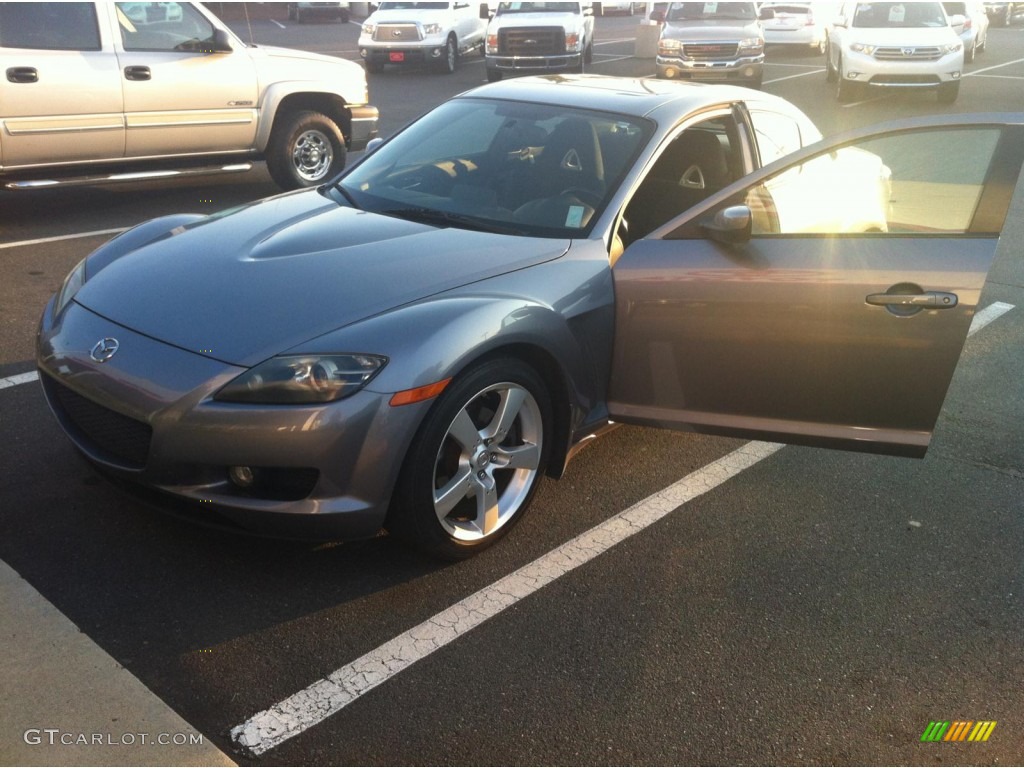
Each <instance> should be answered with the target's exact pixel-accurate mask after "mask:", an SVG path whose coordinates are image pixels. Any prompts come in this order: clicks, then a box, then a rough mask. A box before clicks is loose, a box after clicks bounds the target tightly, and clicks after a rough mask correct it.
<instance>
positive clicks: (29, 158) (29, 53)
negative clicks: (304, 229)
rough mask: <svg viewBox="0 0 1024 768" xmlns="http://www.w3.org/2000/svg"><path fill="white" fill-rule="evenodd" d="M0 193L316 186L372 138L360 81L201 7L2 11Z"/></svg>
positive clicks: (345, 67)
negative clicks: (256, 41)
mask: <svg viewBox="0 0 1024 768" xmlns="http://www.w3.org/2000/svg"><path fill="white" fill-rule="evenodd" d="M0 73H3V76H2V77H0V183H2V184H4V185H5V186H7V187H9V188H28V187H33V186H40V185H52V184H56V183H63V184H74V183H79V184H81V183H90V184H93V183H101V182H110V181H118V180H126V179H130V180H135V179H139V178H146V177H147V176H166V175H171V174H183V173H206V172H211V171H217V172H223V171H225V170H243V169H247V168H249V167H251V163H250V162H248V161H250V160H252V159H265V160H266V162H267V168H268V169H269V171H270V174H271V176H272V177H273V178H274V181H275V182H277V184H279V185H280V186H281V187H283V188H285V189H294V188H299V187H308V186H313V185H316V184H320V183H323V182H324V181H326V180H327V179H329V178H330V177H331V176H333V175H335V174H336V173H338V172H339V171H340V170H341V169H342V168H343V167H344V165H345V157H346V152H347V151H348V150H358V149H362V148H364V147H365V146H366V144H367V142H368V141H369V140H370V139H371V138H373V137H374V136H375V135H376V133H377V109H376V107H373V106H370V105H369V103H368V101H369V99H368V95H367V88H366V75H365V73H364V72H363V69H362V67H360V66H359V65H358V64H356V63H354V62H350V61H345V60H343V59H338V58H334V57H329V56H320V55H317V54H313V53H306V52H303V51H292V50H286V49H283V48H272V47H270V46H256V45H246V44H245V43H244V42H242V41H241V40H240V39H239V38H238V37H236V36H235V35H234V34H232V32H231V31H230V30H229V29H228V28H227V27H226V26H224V24H223V23H222V22H221V21H220V20H219V19H218V18H217V17H216V16H214V15H213V14H212V13H210V12H209V11H208V10H207V9H206V8H204V7H203V6H202V5H201V4H200V3H173V2H163V3H118V2H107V1H104V0H100V1H98V2H85V3H81V2H34V3H4V2H0Z"/></svg>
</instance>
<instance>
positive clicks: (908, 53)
mask: <svg viewBox="0 0 1024 768" xmlns="http://www.w3.org/2000/svg"><path fill="white" fill-rule="evenodd" d="M875 58H876V59H884V60H886V61H890V60H898V61H935V60H936V59H940V58H942V51H940V50H939V49H938V48H936V47H935V46H934V45H929V46H921V47H915V46H911V45H908V46H906V47H905V48H895V47H892V48H876V49H875Z"/></svg>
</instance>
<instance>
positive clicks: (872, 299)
mask: <svg viewBox="0 0 1024 768" xmlns="http://www.w3.org/2000/svg"><path fill="white" fill-rule="evenodd" d="M959 300H960V299H959V297H958V296H957V295H956V294H955V293H946V292H945V291H928V292H926V293H872V294H871V295H870V296H868V297H867V298H865V299H864V301H866V302H867V303H868V304H874V305H875V306H876V307H906V308H908V309H909V308H921V309H952V308H953V307H955V306H956V305H957V302H958V301H959Z"/></svg>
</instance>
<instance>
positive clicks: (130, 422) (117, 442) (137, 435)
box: [40, 375, 153, 469]
mask: <svg viewBox="0 0 1024 768" xmlns="http://www.w3.org/2000/svg"><path fill="white" fill-rule="evenodd" d="M40 378H41V379H42V381H43V386H44V387H46V392H47V395H49V400H50V403H51V404H52V405H53V407H54V409H55V410H58V411H59V412H60V415H61V416H62V419H61V420H62V421H63V423H64V424H65V426H66V427H67V428H68V431H69V432H71V433H72V437H73V438H75V440H76V441H77V442H79V443H80V444H81V445H82V447H83V448H85V449H86V450H88V451H90V452H92V453H94V454H96V455H97V456H98V457H99V458H101V459H104V460H107V461H110V462H111V463H114V464H118V465H120V466H123V467H126V468H128V469H142V468H143V467H145V466H146V460H147V459H148V458H149V443H150V441H151V440H152V438H153V429H152V427H150V426H149V425H148V424H146V423H144V422H141V421H137V420H136V419H133V418H130V417H129V416H125V415H124V414H121V413H118V412H117V411H112V410H110V409H109V408H105V407H104V406H102V405H99V404H97V403H94V402H93V401H92V400H90V399H88V398H86V397H82V396H81V395H80V394H78V393H77V392H75V391H73V390H71V389H68V388H67V387H66V386H64V385H63V384H61V383H60V382H58V381H55V380H54V379H52V378H50V377H49V376H46V375H44V376H41V377H40Z"/></svg>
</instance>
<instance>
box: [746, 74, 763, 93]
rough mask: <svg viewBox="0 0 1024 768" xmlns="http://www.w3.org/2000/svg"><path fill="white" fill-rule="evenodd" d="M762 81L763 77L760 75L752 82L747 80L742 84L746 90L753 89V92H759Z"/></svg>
mask: <svg viewBox="0 0 1024 768" xmlns="http://www.w3.org/2000/svg"><path fill="white" fill-rule="evenodd" d="M763 81H764V75H761V76H759V77H757V78H755V79H753V80H748V81H747V82H745V83H744V85H745V86H747V88H753V89H754V90H755V91H759V90H761V84H762V82H763Z"/></svg>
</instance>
